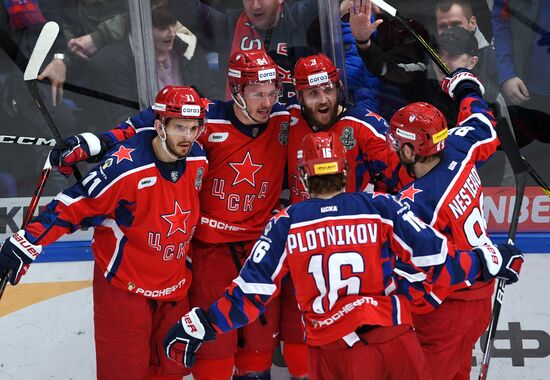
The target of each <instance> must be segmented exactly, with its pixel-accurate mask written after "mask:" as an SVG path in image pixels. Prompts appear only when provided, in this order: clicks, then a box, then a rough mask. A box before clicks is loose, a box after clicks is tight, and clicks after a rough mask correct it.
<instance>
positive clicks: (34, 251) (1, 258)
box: [0, 230, 42, 285]
mask: <svg viewBox="0 0 550 380" xmlns="http://www.w3.org/2000/svg"><path fill="white" fill-rule="evenodd" d="M40 253H42V246H41V245H34V244H31V243H30V242H29V241H28V240H27V238H26V237H25V231H24V230H19V231H17V232H16V233H15V234H13V236H12V237H10V238H8V239H6V241H5V242H4V244H2V248H1V249H0V271H2V272H5V271H9V272H10V278H9V280H10V284H12V285H17V283H19V280H20V279H21V277H22V276H23V275H24V274H25V273H26V272H27V269H28V268H29V265H31V263H32V262H33V261H34V259H36V258H37V257H38V256H39V255H40Z"/></svg>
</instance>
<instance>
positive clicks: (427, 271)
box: [207, 193, 482, 345]
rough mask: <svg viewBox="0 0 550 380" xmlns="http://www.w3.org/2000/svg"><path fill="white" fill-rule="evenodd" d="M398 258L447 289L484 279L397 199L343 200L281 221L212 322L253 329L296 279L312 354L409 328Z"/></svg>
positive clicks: (292, 210) (475, 261) (477, 264)
mask: <svg viewBox="0 0 550 380" xmlns="http://www.w3.org/2000/svg"><path fill="white" fill-rule="evenodd" d="M396 257H400V258H401V259H402V260H403V261H404V262H407V263H411V264H412V265H414V266H416V267H418V268H423V274H424V275H428V276H430V277H432V278H433V279H434V280H436V281H441V283H446V284H454V283H457V282H462V281H464V280H468V281H471V282H473V281H475V280H476V279H478V277H479V276H480V274H481V265H482V261H481V259H480V258H479V256H478V255H477V254H476V253H474V252H471V251H462V252H457V251H455V249H454V247H453V246H452V245H451V244H450V243H449V242H448V240H447V239H446V238H445V237H444V236H443V235H442V234H440V233H439V232H437V231H436V230H434V229H433V228H431V227H429V226H428V225H426V224H424V223H423V222H422V221H420V220H419V219H418V218H417V217H416V216H415V215H414V214H413V213H412V212H411V211H410V209H409V207H408V206H407V205H404V204H402V203H400V202H399V201H397V200H396V199H395V198H394V197H393V196H391V195H387V194H380V193H375V194H372V193H342V194H339V195H336V196H334V197H332V198H330V199H310V200H306V201H304V202H300V203H297V204H294V205H291V206H290V207H288V208H287V209H284V210H283V211H281V212H280V213H279V214H277V215H276V216H275V217H273V219H272V220H271V221H270V222H269V223H268V224H267V225H266V227H265V229H264V232H263V234H262V235H261V237H260V239H259V240H258V241H257V242H256V244H255V245H254V248H253V249H252V252H251V254H250V257H249V258H248V259H247V261H246V263H245V265H244V267H243V269H242V270H241V272H240V273H239V277H237V278H236V279H235V280H233V283H232V284H231V286H230V287H228V288H227V289H226V291H225V293H224V295H223V297H222V298H220V299H219V300H218V301H217V302H216V303H214V304H213V305H212V306H211V307H210V308H209V309H208V311H207V313H208V320H209V321H211V323H212V325H213V326H214V328H215V329H216V330H217V331H218V332H226V331H229V330H231V329H235V328H238V327H241V326H243V325H246V324H248V323H250V322H251V321H252V320H254V319H255V318H257V317H258V315H259V314H260V313H262V312H263V311H264V310H265V305H266V304H267V303H268V302H269V301H270V300H271V299H272V298H273V297H275V296H276V294H277V293H278V291H279V289H280V287H281V283H282V280H283V278H284V277H285V276H287V275H290V276H291V278H292V282H293V284H294V286H295V289H296V299H297V301H298V305H299V306H300V309H301V310H302V311H303V313H304V323H305V328H306V338H307V342H308V344H310V345H324V344H327V343H331V342H334V341H336V340H338V339H340V338H343V337H344V336H346V335H348V334H350V333H352V332H354V331H355V329H357V328H358V327H359V326H361V325H380V326H392V325H399V324H405V323H406V324H410V323H411V315H410V311H409V303H408V302H407V301H406V299H405V297H403V296H399V295H397V294H396V283H395V281H394V274H393V267H394V262H395V259H396Z"/></svg>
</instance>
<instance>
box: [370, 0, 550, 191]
mask: <svg viewBox="0 0 550 380" xmlns="http://www.w3.org/2000/svg"><path fill="white" fill-rule="evenodd" d="M371 3H373V4H374V5H376V6H378V7H380V9H382V10H383V11H384V12H386V13H387V14H389V15H390V16H392V17H395V18H396V19H397V20H398V21H399V22H401V24H403V26H404V27H405V28H406V29H407V30H408V31H409V32H410V33H411V34H412V35H413V36H414V37H415V38H416V39H417V40H418V42H420V44H422V46H423V47H424V49H425V50H426V52H427V53H428V54H429V56H430V58H431V59H432V60H433V61H434V63H435V64H436V65H437V67H439V69H440V70H441V71H442V72H443V73H444V74H445V75H446V76H449V75H450V74H451V71H450V70H449V68H448V67H447V66H446V65H445V63H443V61H442V60H441V58H440V57H439V56H438V55H437V53H436V52H435V51H434V50H433V49H432V47H431V46H430V45H429V44H428V43H427V42H426V40H425V39H424V38H423V37H422V36H421V35H420V34H418V33H417V32H416V31H415V30H414V29H413V28H411V26H410V25H409V23H408V22H407V20H405V19H404V18H403V17H402V16H401V15H400V14H399V12H397V9H395V8H394V7H392V6H391V5H389V4H388V3H386V2H385V1H384V0H371ZM497 132H498V130H497ZM498 135H499V136H498V137H499V139H500V140H501V143H502V140H503V139H505V138H507V137H503V136H501V134H500V133H498ZM510 137H512V136H511V135H510ZM511 141H514V139H513V137H512V140H511ZM502 145H503V146H504V144H502ZM507 146H508V149H511V150H512V151H514V152H509V153H512V154H513V155H514V156H516V155H517V156H519V159H521V160H522V161H523V162H524V163H525V165H524V166H525V167H526V168H527V171H528V173H529V175H530V176H531V178H533V180H534V181H535V182H536V183H537V185H539V186H540V187H541V188H542V190H543V191H544V193H545V194H546V195H548V197H550V187H548V184H547V183H545V182H544V180H543V179H542V177H541V176H540V175H538V173H536V172H535V170H534V169H533V168H532V167H531V165H529V163H527V160H525V158H523V156H521V154H520V152H519V149H518V147H517V145H516V144H507ZM503 149H504V148H503ZM505 154H506V155H507V156H508V153H507V152H505ZM517 156H516V157H517Z"/></svg>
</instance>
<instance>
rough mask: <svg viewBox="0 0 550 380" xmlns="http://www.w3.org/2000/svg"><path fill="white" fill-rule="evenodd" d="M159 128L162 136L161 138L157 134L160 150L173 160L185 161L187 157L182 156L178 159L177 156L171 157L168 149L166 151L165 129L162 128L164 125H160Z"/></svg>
mask: <svg viewBox="0 0 550 380" xmlns="http://www.w3.org/2000/svg"><path fill="white" fill-rule="evenodd" d="M160 128H161V129H162V133H163V134H164V136H161V135H160V134H159V137H160V145H161V146H162V149H164V151H165V152H166V154H167V155H168V156H169V157H170V158H171V159H173V160H176V161H178V160H185V159H186V158H187V156H184V157H178V156H175V155H173V154H172V153H171V152H170V149H168V145H166V138H167V134H166V128H165V127H164V124H163V123H161V124H160Z"/></svg>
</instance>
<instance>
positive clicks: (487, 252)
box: [473, 244, 524, 285]
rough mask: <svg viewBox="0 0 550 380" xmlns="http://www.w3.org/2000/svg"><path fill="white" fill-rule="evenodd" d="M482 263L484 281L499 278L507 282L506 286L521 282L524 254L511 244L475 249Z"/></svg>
mask: <svg viewBox="0 0 550 380" xmlns="http://www.w3.org/2000/svg"><path fill="white" fill-rule="evenodd" d="M473 251H474V252H476V253H477V254H478V255H479V257H480V258H481V262H482V266H483V269H482V272H483V279H484V280H486V281H488V280H490V279H491V278H494V277H497V278H501V279H503V280H506V285H510V284H513V283H514V282H517V281H518V280H519V273H520V272H521V266H522V265H523V261H524V257H523V253H521V251H520V250H519V249H517V248H516V247H515V246H513V245H511V244H499V245H498V246H494V245H484V246H479V247H476V248H474V249H473Z"/></svg>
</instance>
